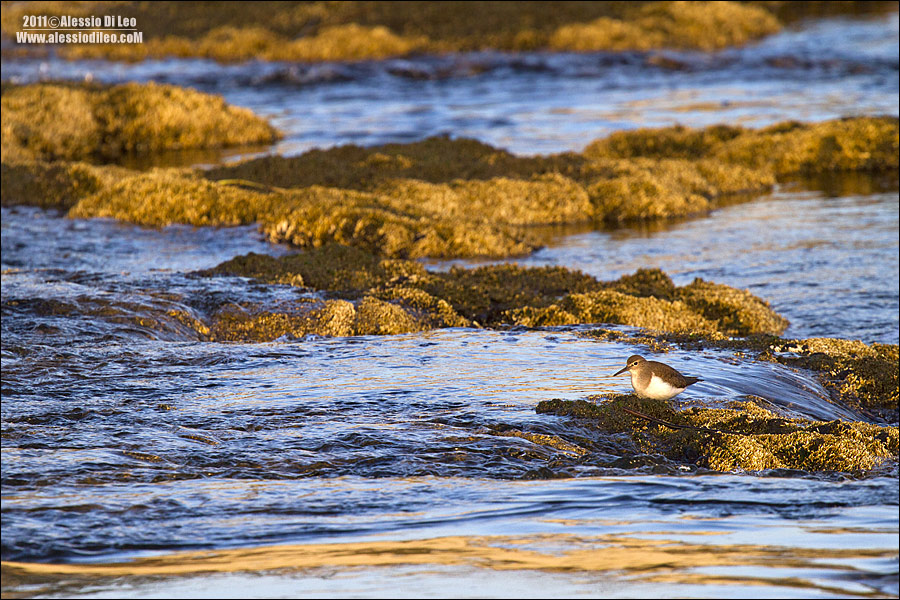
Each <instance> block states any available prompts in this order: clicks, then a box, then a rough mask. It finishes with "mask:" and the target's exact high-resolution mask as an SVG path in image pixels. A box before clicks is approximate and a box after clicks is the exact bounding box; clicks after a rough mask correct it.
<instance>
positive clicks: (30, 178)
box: [0, 160, 135, 210]
mask: <svg viewBox="0 0 900 600" xmlns="http://www.w3.org/2000/svg"><path fill="white" fill-rule="evenodd" d="M134 174H135V173H134V172H132V171H129V170H128V169H123V168H119V167H96V166H94V165H89V164H87V163H83V162H52V163H50V162H43V161H32V160H26V161H17V160H16V161H11V162H5V161H4V162H3V163H2V164H0V179H2V181H3V185H2V186H0V200H2V203H3V206H11V205H16V204H26V205H32V206H40V207H41V208H57V209H63V210H67V209H69V208H71V207H72V206H74V205H75V204H77V203H78V201H79V200H81V199H82V198H85V197H88V196H90V195H92V194H94V193H97V192H99V191H100V190H104V189H109V188H110V187H111V186H112V185H114V184H115V183H116V182H117V181H119V180H120V179H121V178H123V177H127V176H129V175H134Z"/></svg>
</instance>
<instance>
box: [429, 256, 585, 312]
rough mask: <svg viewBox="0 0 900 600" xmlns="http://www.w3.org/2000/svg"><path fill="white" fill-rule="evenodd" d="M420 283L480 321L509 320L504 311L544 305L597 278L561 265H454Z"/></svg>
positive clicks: (583, 286) (579, 289)
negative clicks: (473, 266) (477, 266)
mask: <svg viewBox="0 0 900 600" xmlns="http://www.w3.org/2000/svg"><path fill="white" fill-rule="evenodd" d="M421 285H422V287H423V288H424V289H425V290H426V291H428V292H429V293H431V294H433V295H434V296H436V297H439V298H443V299H445V300H447V302H449V303H450V305H451V306H453V307H454V309H455V310H457V311H458V312H459V313H460V314H461V315H463V316H465V317H466V318H468V319H472V320H475V321H478V322H479V323H481V324H501V323H510V321H509V320H508V319H506V318H505V316H504V314H505V312H506V311H507V310H510V309H514V308H518V307H522V306H547V305H549V304H551V303H552V302H554V301H555V300H556V299H557V298H560V297H562V296H564V295H565V294H568V293H570V292H577V291H588V290H592V289H596V288H597V287H599V285H600V284H599V282H598V281H597V280H596V279H595V278H594V277H591V276H590V275H586V274H584V273H582V272H581V271H577V270H574V269H567V268H565V267H530V268H529V267H520V266H518V265H492V266H488V267H479V268H476V269H464V268H460V267H454V268H452V269H450V271H448V272H446V273H433V274H431V277H429V278H428V279H426V280H423V282H422V284H421Z"/></svg>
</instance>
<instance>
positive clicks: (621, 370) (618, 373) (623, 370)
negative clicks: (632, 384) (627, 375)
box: [613, 365, 628, 377]
mask: <svg viewBox="0 0 900 600" xmlns="http://www.w3.org/2000/svg"><path fill="white" fill-rule="evenodd" d="M627 370H628V366H627V365H626V366H624V367H622V368H621V369H619V370H618V371H616V373H615V375H613V377H615V376H616V375H621V374H622V373H624V372H625V371H627Z"/></svg>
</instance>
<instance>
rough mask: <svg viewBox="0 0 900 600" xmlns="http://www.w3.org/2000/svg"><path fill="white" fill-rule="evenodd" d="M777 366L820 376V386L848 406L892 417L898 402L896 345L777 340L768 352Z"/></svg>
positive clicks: (899, 361)
mask: <svg viewBox="0 0 900 600" xmlns="http://www.w3.org/2000/svg"><path fill="white" fill-rule="evenodd" d="M772 349H773V350H774V351H775V352H787V354H781V353H779V354H775V355H774V359H775V360H777V361H778V362H780V363H783V364H786V365H790V366H794V367H801V368H804V369H810V370H813V371H816V372H818V373H820V374H821V375H822V377H823V383H825V385H826V387H828V388H829V389H830V390H832V391H833V392H834V393H835V394H837V396H838V397H839V398H840V399H841V401H842V402H844V403H847V404H849V405H851V406H852V405H857V406H861V407H863V408H866V409H871V410H876V411H878V412H879V413H882V414H893V415H894V418H896V413H897V409H898V399H900V376H898V372H900V354H898V346H897V345H896V344H871V345H869V344H865V343H863V342H860V341H853V340H840V339H833V338H811V339H806V340H780V341H779V343H778V344H777V345H773V348H772Z"/></svg>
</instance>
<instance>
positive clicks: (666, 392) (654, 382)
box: [631, 375, 684, 400]
mask: <svg viewBox="0 0 900 600" xmlns="http://www.w3.org/2000/svg"><path fill="white" fill-rule="evenodd" d="M631 385H632V386H634V382H633V381H632V384H631ZM683 391H684V388H678V387H675V386H673V385H670V384H668V383H666V382H665V381H663V380H662V379H660V378H659V377H657V376H656V375H654V376H653V377H651V378H650V383H649V384H648V385H647V388H646V389H645V390H644V391H642V392H638V395H639V396H643V397H644V398H650V399H652V400H668V399H669V398H671V397H672V396H676V395H678V394H680V393H681V392H683Z"/></svg>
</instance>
